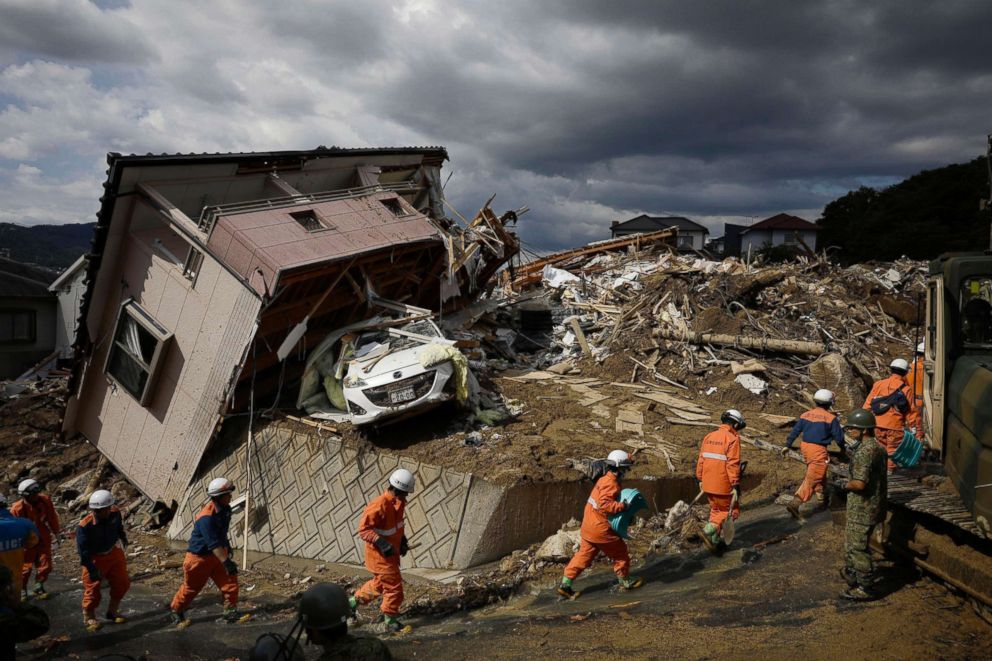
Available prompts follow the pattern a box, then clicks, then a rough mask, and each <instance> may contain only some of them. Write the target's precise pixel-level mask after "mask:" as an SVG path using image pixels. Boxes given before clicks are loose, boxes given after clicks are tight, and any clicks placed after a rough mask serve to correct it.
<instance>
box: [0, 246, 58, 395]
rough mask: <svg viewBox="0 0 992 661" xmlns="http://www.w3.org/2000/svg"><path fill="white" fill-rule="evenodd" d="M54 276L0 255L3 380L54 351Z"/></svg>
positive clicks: (0, 370) (0, 363)
mask: <svg viewBox="0 0 992 661" xmlns="http://www.w3.org/2000/svg"><path fill="white" fill-rule="evenodd" d="M51 280H52V275H51V274H49V273H48V272H47V271H44V270H42V269H40V268H37V267H33V266H30V265H28V264H21V263H20V262H15V261H13V260H9V259H3V258H0V379H13V378H17V377H18V376H19V375H21V374H23V373H24V372H25V371H27V370H29V369H30V368H32V367H34V365H35V364H37V363H38V362H40V361H41V360H42V359H44V358H46V357H48V356H50V355H51V354H52V353H53V352H54V350H55V316H56V312H55V308H56V299H55V295H54V294H52V293H51V292H50V291H48V283H49V282H51Z"/></svg>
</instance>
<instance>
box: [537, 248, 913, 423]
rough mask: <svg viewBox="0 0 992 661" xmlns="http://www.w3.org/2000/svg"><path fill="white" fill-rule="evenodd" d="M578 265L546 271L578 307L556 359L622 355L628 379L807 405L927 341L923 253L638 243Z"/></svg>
mask: <svg viewBox="0 0 992 661" xmlns="http://www.w3.org/2000/svg"><path fill="white" fill-rule="evenodd" d="M569 273H570V274H571V275H573V276H575V279H570V278H568V277H567V275H565V276H563V275H562V274H561V272H560V271H559V272H556V273H554V274H552V275H553V277H549V274H548V272H545V282H544V285H543V286H544V288H545V290H547V293H548V295H549V298H550V299H551V300H552V301H553V305H561V306H564V307H565V308H566V309H567V310H568V311H570V312H571V313H572V314H571V316H569V317H566V321H565V322H564V323H562V324H561V325H560V326H558V327H557V329H556V338H555V339H556V346H555V347H552V350H551V351H549V352H548V354H547V356H546V358H547V359H548V362H551V363H554V362H561V361H564V360H569V359H572V358H579V357H581V356H582V355H591V356H592V357H594V358H595V359H596V360H597V361H599V362H603V361H605V360H607V359H608V357H610V356H614V357H616V356H622V360H626V361H628V362H629V365H628V367H629V369H630V370H631V378H630V381H631V382H635V381H638V380H639V377H641V376H647V377H650V378H654V379H657V380H660V381H663V382H665V383H667V384H668V385H671V386H675V387H680V388H693V389H701V390H704V391H705V390H708V389H709V390H714V391H715V390H716V389H717V388H718V387H719V388H724V389H726V388H727V387H732V388H735V389H736V388H738V387H740V388H742V389H744V390H747V391H750V392H751V393H752V394H754V395H757V396H762V395H764V394H765V393H767V392H768V391H769V390H772V389H778V391H779V392H783V391H787V394H788V396H789V397H793V398H796V400H797V402H799V403H802V404H805V403H806V402H807V401H808V395H809V394H811V392H812V391H813V390H815V389H816V387H828V388H831V389H835V390H836V389H837V388H838V387H839V388H840V389H841V390H844V391H845V395H846V398H847V399H850V400H854V399H856V398H857V396H858V392H860V391H861V390H863V389H864V388H865V387H868V386H870V383H871V381H872V380H873V379H876V378H878V377H879V376H881V375H883V374H885V373H886V372H887V369H886V366H887V365H888V363H889V361H890V360H891V358H894V357H897V356H900V357H903V358H906V359H911V358H912V355H913V350H914V348H915V346H916V344H917V343H918V342H920V341H922V340H923V337H922V331H921V330H920V328H919V326H920V325H921V318H922V312H923V305H924V304H923V296H924V287H925V280H926V267H925V264H924V263H923V262H914V261H910V260H905V259H904V260H900V261H897V262H895V263H888V264H869V265H855V266H851V267H847V268H843V267H840V266H837V265H835V264H832V263H830V262H828V261H827V260H826V259H825V258H822V257H821V258H819V259H808V258H802V259H800V260H799V261H795V262H789V263H780V264H769V265H762V264H753V263H751V264H748V263H745V262H743V261H741V260H739V259H736V258H728V259H725V260H723V261H719V262H717V261H712V260H707V259H702V258H699V257H689V256H682V255H676V254H672V253H671V252H669V251H667V250H662V251H659V252H651V251H634V250H633V249H630V250H628V251H627V252H623V253H609V254H600V255H597V256H595V257H594V258H592V259H589V260H586V261H585V262H584V263H582V264H579V265H576V266H575V267H574V268H573V270H572V271H569ZM818 358H819V360H815V359H818ZM724 377H732V380H733V381H735V382H736V384H737V385H736V386H730V384H729V382H728V381H727V380H726V379H725V378H724ZM831 381H833V382H831ZM838 381H839V382H843V383H840V385H839V386H838V383H836V382H838ZM862 396H863V395H862ZM682 410H683V411H684V412H687V413H693V411H692V409H691V408H687V407H685V406H683V407H682Z"/></svg>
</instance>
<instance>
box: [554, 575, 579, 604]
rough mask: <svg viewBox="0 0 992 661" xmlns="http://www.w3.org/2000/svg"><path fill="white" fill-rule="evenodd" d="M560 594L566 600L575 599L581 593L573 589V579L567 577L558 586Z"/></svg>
mask: <svg viewBox="0 0 992 661" xmlns="http://www.w3.org/2000/svg"><path fill="white" fill-rule="evenodd" d="M557 592H558V594H559V595H560V596H562V597H564V598H565V599H575V598H576V597H577V596H579V593H578V592H576V591H575V590H573V589H572V579H570V578H568V577H565V578H563V579H561V583H559V584H558V590H557Z"/></svg>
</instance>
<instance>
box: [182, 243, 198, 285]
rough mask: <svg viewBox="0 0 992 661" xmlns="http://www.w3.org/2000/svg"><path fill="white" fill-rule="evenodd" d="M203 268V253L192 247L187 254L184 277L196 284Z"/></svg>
mask: <svg viewBox="0 0 992 661" xmlns="http://www.w3.org/2000/svg"><path fill="white" fill-rule="evenodd" d="M201 266H203V253H202V252H200V251H199V250H197V249H196V248H194V247H193V246H190V247H189V252H187V253H186V264H185V265H184V266H183V277H184V278H186V279H187V280H189V281H190V282H193V283H195V282H196V276H197V275H199V273H200V267H201Z"/></svg>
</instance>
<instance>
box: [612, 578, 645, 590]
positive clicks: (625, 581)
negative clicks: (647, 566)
mask: <svg viewBox="0 0 992 661" xmlns="http://www.w3.org/2000/svg"><path fill="white" fill-rule="evenodd" d="M617 584H618V585H619V586H620V589H621V590H636V589H637V588H639V587H641V586H642V585H644V579H643V578H641V577H640V576H638V577H636V578H634V577H631V576H618V577H617Z"/></svg>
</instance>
